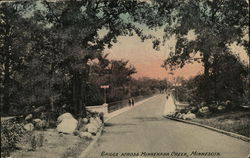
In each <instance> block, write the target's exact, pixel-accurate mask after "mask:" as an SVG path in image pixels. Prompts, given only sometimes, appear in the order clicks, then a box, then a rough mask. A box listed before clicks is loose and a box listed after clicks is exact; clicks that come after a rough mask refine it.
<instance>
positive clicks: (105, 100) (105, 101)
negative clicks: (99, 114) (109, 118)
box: [104, 88, 107, 104]
mask: <svg viewBox="0 0 250 158" xmlns="http://www.w3.org/2000/svg"><path fill="white" fill-rule="evenodd" d="M106 89H107V88H104V104H106V103H107V96H106V95H107V94H106V93H107V92H106Z"/></svg>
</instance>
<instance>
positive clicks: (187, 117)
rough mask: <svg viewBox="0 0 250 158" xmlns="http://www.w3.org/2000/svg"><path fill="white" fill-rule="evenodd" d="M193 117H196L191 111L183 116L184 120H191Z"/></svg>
mask: <svg viewBox="0 0 250 158" xmlns="http://www.w3.org/2000/svg"><path fill="white" fill-rule="evenodd" d="M195 118H196V116H195V114H193V113H188V114H186V115H184V116H183V119H184V120H192V119H195Z"/></svg>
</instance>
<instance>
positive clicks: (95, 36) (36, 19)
mask: <svg viewBox="0 0 250 158" xmlns="http://www.w3.org/2000/svg"><path fill="white" fill-rule="evenodd" d="M3 4H4V5H3V8H4V9H5V7H6V6H5V3H3ZM17 4H18V8H21V11H20V12H19V13H20V14H22V16H21V17H22V19H25V21H27V23H26V24H27V26H31V24H34V25H37V26H38V27H34V28H32V27H30V28H29V27H28V28H29V29H27V27H26V29H27V30H26V31H27V33H28V34H32V36H31V37H32V38H30V39H29V40H27V43H29V44H28V45H29V48H28V49H26V50H25V51H24V52H28V51H29V50H31V52H32V53H33V55H32V59H30V60H29V62H32V61H35V60H37V63H40V64H41V65H44V64H45V65H46V67H47V68H45V67H41V69H43V70H45V69H46V70H45V71H44V74H45V78H44V80H48V84H47V87H48V89H50V90H49V91H50V93H49V94H50V96H52V97H51V98H53V95H54V90H53V87H54V85H55V79H54V78H55V76H58V72H59V73H62V74H63V75H62V76H64V77H66V78H69V82H70V85H71V95H72V103H71V105H73V106H74V113H75V114H79V112H82V113H83V115H85V108H84V106H85V103H86V95H85V94H86V89H87V88H86V86H87V84H86V83H87V81H88V78H89V76H88V75H89V73H88V68H89V66H88V65H87V62H88V61H89V60H93V59H95V58H97V57H98V56H99V54H100V53H101V52H102V50H103V49H104V48H105V47H106V46H107V47H109V48H110V47H112V44H113V43H116V42H117V37H118V36H120V35H132V34H133V33H136V34H137V35H139V36H140V37H141V38H143V39H145V38H146V36H144V35H143V34H142V30H140V29H139V28H137V27H136V25H135V24H133V23H132V21H130V20H129V21H127V18H130V17H131V15H130V13H133V12H141V11H142V10H140V6H144V4H146V3H145V2H140V1H134V0H131V1H122V0H121V1H103V0H95V1H92V0H82V1H73V0H72V1H59V2H57V3H53V2H49V1H46V0H36V1H27V2H12V3H8V5H10V6H11V7H13V6H16V5H17ZM1 5H2V4H1ZM6 5H7V4H6ZM10 15H13V16H15V15H14V14H13V13H11V14H10ZM124 17H127V18H124ZM11 24H13V25H15V26H20V25H19V24H20V22H18V23H16V24H15V23H11ZM100 32H104V33H100ZM21 37H22V35H21ZM10 39H12V38H10ZM12 40H13V39H12ZM3 41H4V42H6V41H7V40H3ZM20 41H21V40H20ZM8 43H9V45H10V42H8ZM9 45H5V50H4V51H5V52H7V51H8V49H7V48H8V47H9ZM28 65H29V64H28ZM34 68H35V67H33V68H32V67H31V66H29V70H30V72H32V69H33V70H35V69H34ZM6 74H7V73H6ZM38 76H39V75H38ZM59 76H60V75H59ZM32 77H35V76H32ZM5 78H8V77H5ZM7 85H8V84H5V85H4V86H3V87H4V88H7V87H8V86H7ZM4 96H8V94H7V93H6V94H5V95H4ZM4 98H6V97H4ZM4 100H6V99H4ZM7 102H9V101H6V103H7ZM5 105H7V104H5ZM51 105H53V99H52V101H51ZM82 107H83V108H82Z"/></svg>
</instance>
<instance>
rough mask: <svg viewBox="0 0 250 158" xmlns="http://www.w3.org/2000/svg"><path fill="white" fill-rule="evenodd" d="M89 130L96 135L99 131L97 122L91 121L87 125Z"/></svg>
mask: <svg viewBox="0 0 250 158" xmlns="http://www.w3.org/2000/svg"><path fill="white" fill-rule="evenodd" d="M86 128H87V131H88V132H89V133H91V134H93V135H96V133H97V132H98V128H97V127H96V125H95V124H93V123H89V124H87V125H86Z"/></svg>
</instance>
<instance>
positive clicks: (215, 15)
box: [160, 0, 249, 96]
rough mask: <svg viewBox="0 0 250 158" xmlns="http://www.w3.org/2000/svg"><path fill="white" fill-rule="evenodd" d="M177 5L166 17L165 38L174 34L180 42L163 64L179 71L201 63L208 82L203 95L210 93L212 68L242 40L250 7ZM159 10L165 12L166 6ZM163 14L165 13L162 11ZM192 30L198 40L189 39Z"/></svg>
mask: <svg viewBox="0 0 250 158" xmlns="http://www.w3.org/2000/svg"><path fill="white" fill-rule="evenodd" d="M174 4H175V6H177V7H176V8H175V9H173V11H172V19H171V20H169V18H168V17H167V20H166V21H167V22H168V25H167V26H166V28H165V32H166V36H165V38H168V37H170V36H171V35H174V36H175V37H176V39H177V43H176V47H175V51H174V52H171V53H170V58H168V59H167V60H166V61H165V63H164V65H165V66H166V67H170V68H173V67H175V68H176V67H183V66H184V65H185V64H186V63H190V62H193V61H197V60H198V61H201V62H202V63H203V64H204V77H205V80H206V85H204V92H205V93H207V91H206V89H208V88H209V86H210V83H211V82H210V78H209V75H210V72H211V68H212V66H211V65H212V64H213V63H214V62H215V61H216V60H217V58H219V56H220V55H221V54H225V53H228V50H229V48H228V45H229V44H231V43H233V42H235V41H236V42H237V41H241V40H242V38H243V36H244V31H245V30H246V29H247V28H248V18H249V5H248V3H247V1H245V0H240V1H233V0H222V1H217V0H198V1H197V0H188V1H178V2H177V3H174ZM160 5H161V4H160ZM160 8H161V10H164V9H162V8H164V6H163V5H161V6H160ZM166 11H168V10H166ZM162 14H165V12H164V11H162ZM190 31H193V32H194V33H195V34H196V39H195V40H189V39H188V37H187V34H188V33H189V32H190ZM197 54H198V55H197ZM197 56H198V58H197ZM218 64H220V63H218ZM204 96H208V95H207V94H205V95H204Z"/></svg>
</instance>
